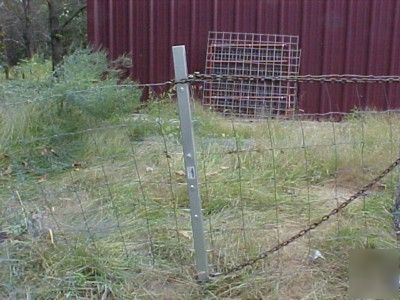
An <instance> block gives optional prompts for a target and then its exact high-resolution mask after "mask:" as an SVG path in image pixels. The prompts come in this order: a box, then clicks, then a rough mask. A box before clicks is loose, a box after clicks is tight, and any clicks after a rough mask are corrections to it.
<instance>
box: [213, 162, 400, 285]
mask: <svg viewBox="0 0 400 300" xmlns="http://www.w3.org/2000/svg"><path fill="white" fill-rule="evenodd" d="M399 164H400V157H399V158H397V159H396V160H395V161H394V162H393V163H392V164H391V165H390V166H389V167H388V168H386V169H385V170H384V171H383V172H381V173H380V174H379V175H378V176H377V177H375V178H374V179H373V180H372V181H371V182H370V183H368V184H367V185H366V186H364V187H363V188H361V189H360V190H359V191H358V192H357V193H355V194H354V195H352V196H351V197H350V198H348V199H347V200H346V201H344V202H343V203H341V204H340V205H339V206H338V207H336V208H334V209H332V210H331V211H330V212H329V213H328V214H326V215H324V216H323V217H322V218H321V219H319V220H318V221H316V222H314V223H312V224H310V225H309V226H308V227H306V228H305V229H303V230H301V231H299V232H298V233H297V234H295V235H294V236H292V237H291V238H289V239H287V240H285V241H283V242H281V243H279V244H277V245H276V246H274V247H272V248H271V249H269V250H267V251H265V252H262V253H261V254H259V255H258V256H256V257H254V258H251V259H248V260H246V261H244V262H243V263H241V264H239V265H237V266H235V267H232V268H230V269H227V270H226V271H225V272H223V273H218V274H213V275H212V276H213V277H217V276H221V275H229V274H231V273H234V272H237V271H240V270H242V269H244V268H246V267H248V266H252V265H254V264H255V263H256V262H258V261H260V260H262V259H265V258H267V257H268V256H270V255H271V254H273V253H274V252H277V251H279V250H280V249H282V248H284V247H286V246H288V245H289V244H292V243H293V242H295V241H296V240H298V239H300V238H301V237H303V236H305V235H306V234H307V233H308V232H310V231H311V230H313V229H315V228H317V227H318V226H319V225H321V224H322V223H324V222H326V221H328V220H329V219H330V217H332V216H334V215H336V214H338V213H339V212H340V211H341V210H343V209H344V208H345V207H347V206H348V205H349V204H350V203H352V202H353V201H354V200H356V199H358V198H359V197H361V196H363V195H365V193H366V192H367V191H368V190H370V189H371V188H372V187H373V186H374V185H375V184H377V183H378V182H379V181H381V180H382V179H383V178H384V177H385V176H386V175H388V174H389V173H390V172H392V171H393V170H394V169H395V168H396V167H397V166H398V165H399Z"/></svg>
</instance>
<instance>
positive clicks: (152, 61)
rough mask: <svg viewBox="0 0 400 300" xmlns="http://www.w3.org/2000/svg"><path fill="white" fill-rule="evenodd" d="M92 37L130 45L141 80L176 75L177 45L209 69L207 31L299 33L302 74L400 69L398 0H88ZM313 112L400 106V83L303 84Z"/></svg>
mask: <svg viewBox="0 0 400 300" xmlns="http://www.w3.org/2000/svg"><path fill="white" fill-rule="evenodd" d="M87 2H88V37H89V41H90V42H91V43H92V44H93V45H94V46H95V47H104V48H105V49H108V51H109V53H110V56H111V57H113V58H115V57H118V56H119V55H121V54H124V53H130V54H131V55H132V57H133V62H134V66H133V68H132V70H131V76H132V77H133V78H134V79H137V80H138V81H140V82H141V83H149V82H162V81H165V80H168V79H171V78H173V66H172V54H171V47H172V46H173V45H178V44H184V45H186V47H187V52H188V63H189V71H190V72H194V71H200V72H203V71H204V66H205V57H206V46H207V35H208V32H209V31H235V32H254V33H270V34H288V35H298V36H299V37H300V47H301V49H302V58H301V71H300V73H301V74H331V73H337V74H344V73H347V74H373V75H400V1H398V0H88V1H87ZM299 98H300V108H301V109H303V110H304V111H305V112H307V113H326V112H332V111H341V112H347V111H350V110H351V109H353V108H355V107H360V108H366V107H368V108H371V109H380V110H387V109H396V108H400V84H369V85H359V84H358V85H354V84H348V85H341V84H324V85H321V84H315V83H314V84H311V83H307V84H301V85H300V88H299Z"/></svg>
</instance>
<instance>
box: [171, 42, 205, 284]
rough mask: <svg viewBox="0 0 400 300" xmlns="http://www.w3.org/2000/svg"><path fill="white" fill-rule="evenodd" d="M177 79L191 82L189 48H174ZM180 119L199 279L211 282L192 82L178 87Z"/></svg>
mask: <svg viewBox="0 0 400 300" xmlns="http://www.w3.org/2000/svg"><path fill="white" fill-rule="evenodd" d="M172 52H173V57H174V68H175V80H177V81H178V80H185V79H188V71H187V62H186V49H185V46H174V47H172ZM177 95H178V106H179V118H180V123H181V133H182V136H181V138H182V145H183V154H184V160H185V170H186V182H187V185H188V194H189V201H190V214H191V223H192V231H193V242H194V251H195V259H196V269H197V273H198V280H199V281H200V282H205V281H207V280H208V276H209V272H208V257H207V250H206V242H205V238H204V229H203V228H204V226H203V213H202V208H201V198H200V192H199V183H198V178H197V165H196V151H195V145H194V137H193V124H192V112H191V109H190V94H189V83H182V84H177Z"/></svg>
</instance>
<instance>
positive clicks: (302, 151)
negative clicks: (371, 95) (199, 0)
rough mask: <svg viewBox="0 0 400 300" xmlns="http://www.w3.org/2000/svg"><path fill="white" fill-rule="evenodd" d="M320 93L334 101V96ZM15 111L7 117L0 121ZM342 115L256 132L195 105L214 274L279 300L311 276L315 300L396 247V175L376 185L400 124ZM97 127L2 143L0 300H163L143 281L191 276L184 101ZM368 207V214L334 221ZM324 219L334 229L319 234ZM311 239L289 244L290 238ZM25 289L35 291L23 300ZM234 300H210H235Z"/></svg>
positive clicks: (395, 149) (387, 115) (267, 124)
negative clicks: (142, 299)
mask: <svg viewBox="0 0 400 300" xmlns="http://www.w3.org/2000/svg"><path fill="white" fill-rule="evenodd" d="M350 77H351V78H350ZM359 78H361V77H359V76H354V75H351V76H347V75H346V76H341V75H340V76H339V75H338V76H336V75H335V76H326V77H324V78H323V80H320V81H319V82H322V83H326V82H332V81H334V80H336V81H334V82H340V83H344V82H346V83H347V82H348V80H353V81H352V83H359V81H358V80H359ZM212 79H213V80H215V79H216V78H212ZM297 79H299V78H297ZM297 79H296V80H297ZM302 79H304V80H317V79H318V80H319V79H321V78H320V77H311V76H305V77H302ZM344 79H346V80H344ZM362 79H363V80H367V81H368V82H370V81H371V80H374V79H376V80H377V81H379V82H382V81H383V82H397V80H398V78H397V77H394V76H390V77H385V78H383V77H382V76H380V77H379V78H375V77H374V78H371V77H369V76H368V78H366V77H362ZM201 80H207V78H205V77H200V76H198V75H193V76H192V77H191V78H190V80H189V81H190V82H199V81H201ZM218 80H227V78H219V79H218ZM228 80H229V79H228ZM235 80H240V79H235ZM265 80H271V78H268V79H265ZM279 80H281V79H279ZM290 80H295V79H294V78H290ZM363 82H364V81H363ZM173 83H174V82H172V81H168V82H166V83H165V84H166V85H172V84H173ZM115 88H116V89H118V88H119V87H117V86H116V87H115ZM121 88H124V87H121ZM75 92H76V93H78V94H79V93H80V91H75ZM75 92H74V93H75ZM325 92H326V94H327V95H329V86H326V87H325ZM82 93H85V94H88V93H89V94H91V95H92V96H94V95H96V94H97V93H98V91H87V90H86V91H82ZM64 96H65V95H64ZM64 96H62V95H60V97H64ZM38 99H39V100H38V102H36V99H35V98H32V99H30V100H29V101H25V102H21V103H18V104H17V103H14V104H15V105H18V106H21V107H23V105H31V104H33V103H40V101H41V100H40V99H42V98H38ZM42 100H43V101H48V99H45V98H43V99H42ZM80 100H82V99H81V98H80ZM82 101H84V99H83V100H82ZM360 101H361V100H360ZM14 104H12V103H9V104H7V105H4V106H3V105H2V106H1V109H2V110H1V111H0V113H1V114H4V113H7V111H8V109H14V108H15V107H16V106H15V105H14ZM341 114H342V115H343V116H342V118H341V120H340V122H337V121H336V120H332V119H330V118H326V119H322V120H318V121H316V120H313V119H311V118H309V117H315V115H303V116H294V117H293V118H290V119H265V120H262V121H260V122H253V123H250V122H247V121H246V120H241V119H236V118H224V117H222V116H220V115H218V114H216V113H212V112H209V111H205V110H203V109H202V108H201V107H199V106H198V105H195V107H194V116H193V118H194V122H193V125H194V129H195V135H196V145H197V159H198V168H199V175H200V176H199V181H200V189H201V197H202V199H203V213H204V217H205V219H206V224H207V228H206V232H205V234H206V236H207V241H208V249H209V251H208V253H209V258H210V260H209V261H210V263H211V266H210V268H211V270H212V273H213V274H214V275H227V274H230V275H231V274H232V273H236V274H241V273H240V271H241V270H242V269H244V268H245V267H247V266H251V267H252V268H251V269H246V270H245V271H242V272H249V273H250V272H251V274H253V275H254V276H256V278H259V277H258V276H261V277H262V274H267V275H268V276H269V278H270V279H269V280H268V281H267V283H266V285H267V287H268V288H270V287H271V286H279V288H277V290H275V291H274V293H276V295H278V296H279V295H280V296H282V295H285V294H286V293H288V292H289V290H290V286H293V285H296V284H303V285H304V283H301V282H300V281H301V278H304V276H306V277H310V278H313V280H310V282H308V283H306V284H305V286H304V290H306V291H308V292H310V291H312V290H313V286H314V285H315V282H319V281H318V280H320V281H321V282H324V284H326V282H327V281H328V279H329V280H334V281H338V282H340V284H341V285H344V286H345V285H347V283H346V278H345V277H341V276H342V275H343V273H344V270H345V269H346V267H347V266H346V261H347V260H346V259H344V257H345V256H346V255H347V252H348V251H350V249H352V248H357V247H377V248H396V247H397V248H398V246H399V244H398V240H397V239H396V235H395V230H394V226H393V220H392V213H393V214H394V213H395V211H393V210H392V209H393V207H395V203H396V202H395V191H396V186H397V184H398V173H397V172H391V173H390V175H389V176H387V177H385V178H382V176H380V174H381V172H382V171H383V170H385V169H386V168H387V167H388V166H390V168H389V169H386V170H388V171H387V172H389V171H392V170H393V169H394V168H395V165H391V163H392V162H393V161H396V164H397V163H398V160H396V159H397V156H398V153H399V150H400V149H399V145H400V115H399V114H398V112H397V111H395V110H392V111H385V112H372V111H371V112H354V113H350V114H343V113H341ZM328 116H329V115H328ZM58 121H59V120H58ZM54 122H56V121H54ZM86 125H87V124H86ZM89 125H90V124H89ZM89 125H88V126H86V127H83V128H77V129H75V130H71V131H68V130H59V131H57V130H55V131H52V132H49V133H45V132H39V133H36V132H34V133H33V134H26V133H25V132H24V133H23V134H21V135H13V136H11V135H10V136H6V137H3V140H4V141H8V142H10V144H4V145H6V146H2V147H0V173H1V175H0V184H1V191H0V197H1V202H0V208H1V223H0V233H1V234H0V253H1V257H0V264H1V265H3V266H6V268H2V269H3V270H6V271H5V272H0V279H1V280H0V282H1V285H0V295H1V296H2V297H14V298H20V297H21V295H25V294H30V295H34V296H36V297H39V298H40V297H41V295H45V296H43V297H47V298H49V297H50V298H51V297H53V298H56V297H61V296H67V295H69V296H71V297H73V296H76V297H78V296H79V297H87V298H90V297H95V296H96V297H98V296H99V295H100V296H101V295H104V294H109V295H114V297H118V292H117V291H115V288H112V285H113V284H114V287H117V286H118V287H121V286H124V283H123V282H126V281H127V280H128V278H130V277H131V278H133V279H134V280H136V282H137V283H135V289H137V292H135V293H137V294H135V295H137V296H146V295H147V296H154V297H155V296H157V292H154V293H153V292H150V290H151V285H150V283H149V282H148V281H146V280H145V279H143V278H146V276H149V278H153V277H154V276H155V275H154V273H153V272H160V274H161V275H160V276H164V277H165V276H167V277H168V276H169V278H171V277H174V278H181V280H182V281H184V280H188V278H193V276H194V275H195V271H194V269H193V245H192V243H193V237H192V233H191V227H190V211H189V200H188V196H187V186H186V181H185V176H186V175H185V171H184V163H183V153H182V147H181V141H180V129H179V121H178V109H177V107H176V103H175V102H174V101H159V102H157V103H153V104H150V105H149V106H148V107H146V108H145V109H144V110H143V111H142V112H141V113H140V114H139V115H128V116H126V117H125V118H124V119H119V120H118V121H115V120H113V119H111V120H109V121H107V122H102V123H101V124H98V125H96V126H94V127H91V126H89ZM15 130H16V129H14V131H9V132H14V134H15V132H16V131H15ZM385 175H386V173H385ZM377 176H378V177H377ZM375 178H378V179H382V181H379V182H378V180H375ZM371 182H372V183H373V184H370V183H371ZM362 187H364V188H362ZM359 191H361V192H359ZM354 194H356V195H357V197H354ZM359 197H361V198H362V200H361V201H360V202H356V203H354V205H352V206H349V207H347V208H346V209H345V210H342V209H341V210H340V211H339V210H336V207H341V206H343V208H344V205H343V204H342V203H346V206H347V204H348V203H350V202H353V200H356V198H359ZM349 199H352V200H351V201H349ZM329 212H331V213H330V214H332V212H334V214H332V215H335V217H334V218H335V220H334V221H330V222H321V226H319V224H318V225H315V224H316V223H315V222H317V221H316V220H320V217H321V216H324V215H326V214H327V213H329ZM395 217H396V215H395V214H394V215H393V218H395ZM327 219H328V218H327V217H325V218H324V219H323V220H324V221H325V220H326V221H327ZM395 220H396V219H395ZM317 226H318V228H316V227H317ZM305 228H306V229H305ZM307 228H310V230H309V229H307ZM311 229H315V230H314V231H312V232H311ZM299 232H300V235H299ZM303 235H306V238H305V239H300V240H298V241H297V238H296V243H292V241H294V239H291V238H292V237H293V236H297V237H300V236H303ZM288 240H290V242H287V241H288ZM289 244H291V245H290V246H288V245H289ZM286 246H288V247H286ZM271 250H273V251H271ZM272 252H274V253H273V254H272ZM318 253H320V254H321V256H323V258H321V257H319V256H318V255H317V254H318ZM267 256H268V258H269V259H264V258H266V257H267ZM34 265H40V266H41V267H40V268H39V269H34V268H32V266H34ZM71 266H72V267H71ZM316 267H318V268H319V270H318V272H317V271H316ZM332 269H335V272H332ZM38 270H39V271H38ZM41 273H43V274H47V275H43V276H42V275H40V274H41ZM333 273H335V274H337V276H336V277H335V274H333ZM149 274H150V275H149ZM260 274H261V275H260ZM315 274H316V275H315ZM318 276H320V277H318ZM26 278H31V279H32V278H33V279H32V281H31V282H32V283H31V284H30V285H29V286H26V285H25V287H24V288H21V286H23V285H22V284H23V282H26ZM222 278H224V277H222ZM321 278H322V279H321ZM243 280H244V282H245V279H243ZM257 280H258V279H257ZM220 284H221V287H225V288H226V283H224V282H223V281H221V282H220ZM263 284H264V283H263ZM43 286H46V289H44V288H43ZM246 286H247V287H248V285H245V287H244V288H246ZM240 289H241V288H240V286H238V287H237V292H238V291H239V290H240ZM227 290H228V289H227ZM227 290H223V288H221V290H218V289H217V290H214V291H213V293H214V294H215V295H217V296H219V297H223V296H232V295H231V294H227ZM241 292H244V291H243V290H242V291H241ZM229 293H233V295H234V294H235V292H234V291H232V289H229ZM93 295H95V296H93ZM121 297H122V295H121Z"/></svg>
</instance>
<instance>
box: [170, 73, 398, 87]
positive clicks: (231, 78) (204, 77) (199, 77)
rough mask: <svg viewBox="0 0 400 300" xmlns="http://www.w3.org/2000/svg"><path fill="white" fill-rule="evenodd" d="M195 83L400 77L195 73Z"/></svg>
mask: <svg viewBox="0 0 400 300" xmlns="http://www.w3.org/2000/svg"><path fill="white" fill-rule="evenodd" d="M194 81H228V82H236V81H247V82H267V81H268V82H269V81H295V82H325V83H335V82H336V83H374V82H375V83H394V82H400V76H395V75H390V76H381V75H352V74H327V75H297V76H247V75H216V74H200V73H194V74H192V75H190V76H189V78H188V80H186V82H181V81H179V82H175V84H177V83H187V82H194Z"/></svg>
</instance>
